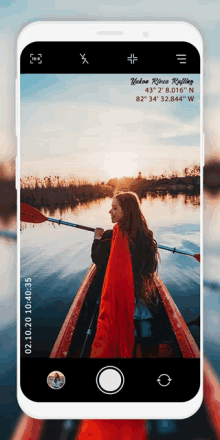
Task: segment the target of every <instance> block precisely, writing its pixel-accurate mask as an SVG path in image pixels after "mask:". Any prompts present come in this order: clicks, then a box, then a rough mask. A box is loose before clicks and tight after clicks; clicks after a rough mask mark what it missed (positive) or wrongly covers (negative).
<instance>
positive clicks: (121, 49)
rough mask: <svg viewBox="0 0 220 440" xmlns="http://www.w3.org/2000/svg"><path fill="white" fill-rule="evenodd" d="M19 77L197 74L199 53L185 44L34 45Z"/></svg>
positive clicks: (27, 52)
mask: <svg viewBox="0 0 220 440" xmlns="http://www.w3.org/2000/svg"><path fill="white" fill-rule="evenodd" d="M21 73H43V74H45V73H67V74H68V73H80V74H83V73H93V74H94V73H130V74H132V73H135V74H143V73H150V74H158V73H161V74H162V73H165V74H178V73H180V74H192V73H200V56H199V52H198V50H197V49H196V48H195V46H193V45H192V44H190V43H185V42H143V41H141V42H127V41H126V42H35V43H31V44H29V45H28V46H26V47H25V48H24V50H23V52H22V54H21Z"/></svg>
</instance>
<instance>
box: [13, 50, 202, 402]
mask: <svg viewBox="0 0 220 440" xmlns="http://www.w3.org/2000/svg"><path fill="white" fill-rule="evenodd" d="M20 108H21V112H20V114H21V116H20V126H21V137H20V143H21V151H20V164H21V168H20V188H19V193H20V199H19V197H18V201H19V203H21V224H20V238H19V245H20V299H21V302H20V320H21V327H20V338H21V339H20V340H21V351H20V357H21V359H20V365H21V389H22V391H23V393H24V394H25V395H26V396H27V397H28V398H29V399H30V400H33V401H35V402H53V401H54V400H56V401H58V402H71V401H76V402H105V401H109V399H111V401H113V402H127V401H132V402H145V401H149V402H184V401H188V400H190V399H192V398H193V397H194V396H195V395H196V394H197V392H198V390H199V387H200V356H199V349H200V264H199V253H200V240H201V238H200V217H201V212H200V197H201V194H200V166H201V151H200V144H201V128H200V127H201V126H200V124H201V108H200V57H199V53H198V51H197V49H196V48H195V47H194V46H193V45H191V44H189V43H184V42H182V43H180V42H148V43H147V42H136V43H134V42H117V43H116V42H115V43H114V42H105V43H104V42H88V43H85V42H83V43H80V42H57V43H56V42H51V43H49V42H36V43H32V44H30V45H28V46H27V47H25V49H24V50H23V52H22V55H21V76H20ZM121 193H126V194H130V193H132V195H131V194H130V196H129V195H128V196H127V198H128V199H129V197H130V199H129V200H127V202H123V200H124V199H123V194H122V195H121ZM118 194H120V195H118ZM132 197H133V198H132ZM135 197H136V199H135ZM131 199H132V202H131ZM134 199H135V200H136V202H134ZM133 202H134V203H136V204H133V205H132V203H133ZM126 203H127V205H126ZM138 210H139V211H138ZM137 212H139V214H137ZM140 212H141V216H142V217H141V218H142V220H143V218H144V225H145V226H144V229H143V228H142V229H141V227H140V224H139V223H138V222H139V219H140ZM120 215H121V217H120ZM138 215H139V217H138ZM125 218H126V221H124V220H125ZM122 219H123V221H124V223H123V221H122ZM142 220H141V221H142ZM126 222H127V223H126ZM122 224H123V228H124V229H123V228H122V226H121V225H122ZM141 224H143V223H141ZM138 225H139V226H138ZM133 226H135V228H136V229H135V228H134V229H132V227H133ZM97 228H98V229H97ZM117 228H118V229H117ZM129 228H130V229H129ZM119 230H122V231H123V232H122V234H121V235H120V237H119V235H118V236H117V238H115V237H116V232H115V233H114V231H117V232H118V231H119ZM134 230H135V231H136V235H135V233H134V234H133V232H131V231H134ZM137 230H138V231H139V236H137ZM140 230H141V231H142V232H140ZM143 231H145V232H143ZM94 232H95V234H96V238H95V240H94ZM132 234H133V235H132ZM137 237H138V238H137ZM146 237H147V238H146ZM117 240H118V241H117ZM144 240H145V241H146V242H144ZM113 243H114V244H115V243H116V244H115V246H116V245H117V246H118V251H117V250H114V251H113V248H114V249H115V247H114V246H113ZM143 243H145V245H143ZM155 243H157V246H158V252H159V254H160V258H159V257H157V254H156V244H155ZM117 252H118V253H117ZM120 252H121V253H120ZM119 254H120V255H119ZM134 255H135V256H136V257H134ZM155 255H156V256H155ZM153 258H154V263H155V264H153V263H152V259H153ZM129 268H130V269H131V270H130V272H129ZM155 270H156V271H155ZM146 274H147V275H146ZM132 276H133V278H132ZM150 276H151V281H152V284H147V283H146V285H145V284H144V282H145V281H146V279H149V277H150ZM132 280H133V281H132ZM140 280H141V281H142V285H141V287H140ZM144 280H145V281H144ZM132 282H133V284H131V283H132ZM106 286H107V287H106ZM104 291H105V299H106V295H107V300H106V301H104V293H103V292H104ZM106 292H107V293H106ZM132 295H133V296H132ZM98 332H99V338H101V339H99V341H98V344H99V343H100V344H101V346H102V347H103V346H104V348H105V350H104V351H103V352H102V351H101V352H100V353H104V354H103V355H102V354H100V353H98V352H97V350H96V351H95V350H94V344H95V341H96V337H97V333H98ZM100 332H101V336H100ZM102 332H103V333H102ZM100 341H101V342H100ZM97 346H98V347H100V345H97V344H96V347H97ZM113 346H114V348H112V347H113ZM119 346H120V349H119ZM126 347H129V350H130V351H129V353H130V354H129V355H127V354H126V353H128V352H126ZM120 350H121V351H120ZM123 350H124V351H123ZM97 353H98V354H97ZM78 384H80V386H78ZM189 384H190V385H189ZM55 390H56V391H55ZM54 393H55V394H56V396H54Z"/></svg>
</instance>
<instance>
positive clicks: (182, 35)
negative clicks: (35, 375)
mask: <svg viewBox="0 0 220 440" xmlns="http://www.w3.org/2000/svg"><path fill="white" fill-rule="evenodd" d="M146 34H148V35H147V36H146ZM131 40H132V41H185V42H188V43H190V44H193V45H194V46H195V47H196V48H197V50H198V51H199V54H200V66H201V72H200V139H201V148H200V165H201V182H203V160H204V141H203V137H204V135H203V41H202V37H201V35H200V33H199V31H198V30H197V29H196V28H195V27H194V26H192V25H191V24H189V23H187V22H182V21H179V22H173V21H163V22H162V21H155V22H154V21H151V22H146V21H137V22H134V21H131V22H129V21H126V22H119V21H117V22H110V21H106V22H103V21H100V22H94V21H90V22H89V21H87V22H85V21H84V22H79V21H57V22H56V21H54V22H51V21H43V22H40V21H38V22H34V23H31V24H29V25H28V26H26V27H25V28H24V29H23V30H22V31H21V33H20V35H19V37H18V41H17V79H16V134H17V145H18V150H17V169H16V187H17V189H18V191H17V200H18V203H17V237H18V242H17V243H18V245H17V261H18V266H17V329H18V331H17V347H18V349H17V399H18V403H19V405H20V407H21V408H22V410H23V411H24V412H25V413H26V414H28V415H29V416H30V417H33V418H38V419H97V418H98V419H184V418H188V417H190V416H191V415H193V414H194V413H195V412H196V411H197V410H198V409H199V407H200V405H201V403H202V399H203V325H202V324H201V330H200V347H201V350H200V353H201V357H200V377H201V382H200V389H199V392H198V393H197V394H196V396H195V397H194V398H193V399H191V400H190V401H188V402H178V403H177V402H174V403H172V402H166V403H161V402H158V403H155V402H146V403H138V402H137V403H133V402H132V403H129V402H126V403H123V404H122V403H115V402H114V403H112V402H109V403H104V404H103V403H95V402H94V403H92V404H91V403H87V402H85V403H79V402H75V403H74V402H73V403H66V402H65V403H57V402H53V403H50V404H48V403H42V402H41V403H38V402H33V401H31V400H29V399H28V398H27V397H26V396H25V395H24V394H23V392H22V390H21V388H20V227H19V221H20V220H19V219H20V187H19V184H20V84H19V79H20V56H21V53H22V51H23V49H24V48H25V47H26V46H27V45H28V44H30V43H32V42H35V41H94V42H95V41H131ZM200 196H201V199H200V200H201V207H203V191H202V185H200ZM202 211H203V210H202V208H201V209H200V225H201V233H200V234H201V235H200V249H201V271H200V312H201V323H203V240H202V237H203V212H202Z"/></svg>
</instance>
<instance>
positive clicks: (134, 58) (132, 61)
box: [127, 53, 138, 64]
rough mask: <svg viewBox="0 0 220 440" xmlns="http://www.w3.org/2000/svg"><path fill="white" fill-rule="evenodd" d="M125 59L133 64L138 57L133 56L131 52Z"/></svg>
mask: <svg viewBox="0 0 220 440" xmlns="http://www.w3.org/2000/svg"><path fill="white" fill-rule="evenodd" d="M127 60H128V61H130V63H131V64H134V62H135V61H137V60H138V57H135V55H134V53H131V54H130V57H127Z"/></svg>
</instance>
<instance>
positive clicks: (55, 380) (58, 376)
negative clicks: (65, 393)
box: [54, 373, 60, 383]
mask: <svg viewBox="0 0 220 440" xmlns="http://www.w3.org/2000/svg"><path fill="white" fill-rule="evenodd" d="M58 380H59V381H60V375H59V374H58V373H56V377H55V379H54V382H55V383H57V381H58Z"/></svg>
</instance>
